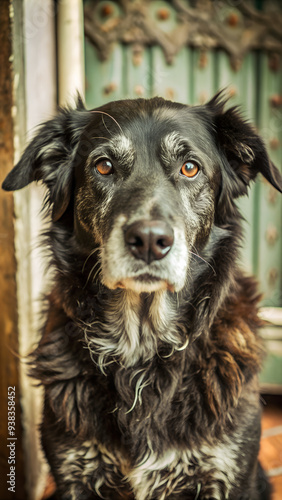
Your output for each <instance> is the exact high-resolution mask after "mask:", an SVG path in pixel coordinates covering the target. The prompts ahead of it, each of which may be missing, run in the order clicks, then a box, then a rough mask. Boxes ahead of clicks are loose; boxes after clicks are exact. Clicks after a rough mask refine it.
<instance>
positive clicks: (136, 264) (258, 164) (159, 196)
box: [3, 97, 282, 293]
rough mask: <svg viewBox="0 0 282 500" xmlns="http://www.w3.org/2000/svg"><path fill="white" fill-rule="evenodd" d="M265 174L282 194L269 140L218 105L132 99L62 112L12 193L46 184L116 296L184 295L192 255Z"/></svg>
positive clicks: (10, 181) (13, 176) (14, 176)
mask: <svg viewBox="0 0 282 500" xmlns="http://www.w3.org/2000/svg"><path fill="white" fill-rule="evenodd" d="M259 171H260V172H261V173H263V175H264V176H265V177H266V178H267V179H268V180H269V181H270V182H271V183H272V184H273V185H274V186H275V187H276V188H277V189H279V190H281V189H282V181H281V176H280V174H279V172H278V171H277V169H276V168H275V167H274V166H273V165H272V164H271V162H270V161H269V159H268V157H267V154H266V151H265V148H264V145H263V143H262V141H261V139H260V138H259V137H258V136H257V135H256V133H255V132H254V130H253V129H252V128H251V127H250V125H248V124H246V123H244V122H243V120H242V119H241V118H240V116H239V115H238V113H237V111H235V110H234V109H233V110H229V111H227V112H224V111H223V104H222V102H221V101H220V98H219V97H215V98H214V99H213V100H212V101H211V102H210V103H208V104H207V105H206V106H198V107H188V106H185V105H182V104H176V103H171V102H168V101H164V100H163V99H152V100H147V101H146V100H136V101H134V100H127V101H119V102H116V103H110V104H108V105H106V106H103V107H101V108H99V109H96V110H93V111H90V112H89V111H86V110H85V109H84V108H82V107H81V108H78V109H77V110H74V111H67V110H65V111H64V112H62V113H61V115H59V116H58V117H57V118H55V119H54V120H52V121H50V122H48V123H47V124H46V125H45V126H44V130H42V132H41V134H39V135H38V136H37V137H35V139H34V140H33V142H32V143H31V144H30V146H29V147H28V148H27V150H26V152H25V154H24V156H23V158H22V160H21V161H20V162H19V164H18V165H17V166H16V167H15V168H14V170H13V171H12V172H11V173H10V174H9V176H8V178H7V179H6V181H5V183H4V186H3V187H4V188H5V189H19V188H21V187H23V186H24V185H26V184H28V183H29V182H31V181H32V180H34V179H36V180H37V179H43V181H44V182H45V183H46V184H47V186H48V188H49V197H50V203H51V204H52V205H53V220H54V224H56V223H62V221H63V218H64V214H65V212H66V211H68V210H70V209H71V210H72V213H73V231H74V234H75V238H76V240H77V241H78V243H79V245H80V246H81V248H82V249H83V251H85V252H86V253H88V254H89V255H90V254H91V252H94V251H96V250H97V249H98V252H99V255H100V259H101V275H100V278H101V279H102V281H103V283H104V284H105V285H106V286H107V287H108V288H110V289H115V288H125V289H130V290H134V291H136V292H138V293H141V292H152V291H157V290H169V291H180V290H181V289H182V288H183V287H184V285H185V283H186V281H187V278H188V277H189V269H190V261H191V255H193V254H194V253H196V254H198V252H200V251H201V250H202V249H203V248H204V247H205V245H207V244H208V241H209V237H210V235H211V233H212V231H213V227H214V224H215V223H217V222H218V221H219V220H220V221H221V223H222V224H227V223H228V214H229V213H230V211H232V207H233V206H234V203H233V200H234V199H235V198H237V197H238V196H240V195H242V194H245V193H246V191H247V186H248V184H249V182H250V180H251V179H253V178H255V176H256V174H257V173H258V172H259ZM57 221H58V222H57Z"/></svg>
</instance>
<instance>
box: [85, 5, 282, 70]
mask: <svg viewBox="0 0 282 500" xmlns="http://www.w3.org/2000/svg"><path fill="white" fill-rule="evenodd" d="M190 3H191V4H192V5H193V7H191V6H188V2H186V1H185V0H172V1H171V2H163V1H151V0H120V1H117V2H111V1H109V2H107V1H101V2H97V1H90V2H87V3H86V5H85V35H86V37H87V38H88V39H89V40H90V41H91V42H92V43H93V44H94V45H95V46H96V48H97V51H98V54H99V56H100V58H101V59H102V60H105V59H107V58H108V56H109V54H110V52H111V49H112V46H113V45H114V44H115V43H122V44H130V45H132V46H133V49H134V51H135V53H136V64H138V54H140V52H142V50H143V49H144V48H145V47H147V46H155V45H157V46H160V47H162V49H163V52H164V54H165V57H166V60H167V62H168V63H172V61H173V59H174V57H175V55H176V54H177V53H178V52H179V51H180V49H181V48H182V47H184V46H192V47H197V48H200V49H202V50H208V49H215V48H221V49H224V50H225V51H226V52H227V53H228V54H229V56H230V58H231V63H232V65H233V66H234V67H236V66H238V65H239V64H240V61H241V60H242V58H243V57H244V55H245V54H246V53H248V52H249V51H251V50H266V51H268V52H270V53H275V54H281V53H282V31H281V25H282V11H281V10H279V9H278V8H277V9H276V12H275V14H274V13H273V11H272V12H271V13H267V12H259V11H257V10H255V9H254V8H252V7H250V6H248V5H247V4H246V2H245V1H242V0H236V2H234V1H232V2H230V1H229V2H227V1H225V2H224V1H218V0H194V1H193V2H190ZM234 5H236V8H235V6H234Z"/></svg>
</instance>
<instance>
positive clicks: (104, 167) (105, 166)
mask: <svg viewBox="0 0 282 500" xmlns="http://www.w3.org/2000/svg"><path fill="white" fill-rule="evenodd" d="M95 168H96V170H97V171H98V172H99V174H101V175H111V174H112V173H113V169H114V167H113V164H112V162H111V161H110V160H108V159H107V158H102V159H101V160H99V161H97V163H96V164H95Z"/></svg>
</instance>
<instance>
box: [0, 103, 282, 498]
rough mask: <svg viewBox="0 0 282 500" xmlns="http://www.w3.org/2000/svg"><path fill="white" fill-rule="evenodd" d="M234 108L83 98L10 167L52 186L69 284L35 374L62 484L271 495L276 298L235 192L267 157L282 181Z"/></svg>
mask: <svg viewBox="0 0 282 500" xmlns="http://www.w3.org/2000/svg"><path fill="white" fill-rule="evenodd" d="M224 105H225V102H224V99H223V98H222V96H221V95H217V96H215V97H214V98H213V99H212V100H211V101H210V102H209V103H207V104H206V105H204V106H197V107H188V106H185V105H182V104H177V103H172V102H168V101H165V100H163V99H160V98H154V99H151V100H142V99H138V100H134V101H133V100H126V101H119V102H114V103H110V104H107V105H105V106H103V107H101V108H98V109H96V110H92V111H87V110H86V109H85V108H84V106H83V104H82V103H81V102H80V101H79V102H78V106H77V109H74V110H73V109H62V110H61V111H60V112H59V114H58V116H57V117H56V118H54V119H53V120H51V121H49V122H47V123H45V124H44V125H43V126H42V128H41V129H40V130H39V132H38V134H37V135H36V137H35V138H34V139H33V141H32V142H31V143H30V145H29V146H28V147H27V149H26V151H25V152H24V154H23V156H22V158H21V160H20V162H19V163H18V165H16V166H15V167H14V169H13V170H12V172H11V173H10V174H9V175H8V177H7V178H6V180H5V182H4V185H3V187H4V189H6V190H14V189H20V188H22V187H24V186H25V185H27V184H28V183H30V182H32V181H34V180H36V181H38V180H42V181H43V182H44V183H45V184H46V186H47V188H48V197H47V199H46V200H45V209H46V210H47V213H48V214H49V213H50V214H51V216H52V223H51V227H50V231H49V232H48V234H47V235H46V243H45V244H46V245H47V246H48V248H49V250H50V254H51V262H52V266H53V269H54V287H53V290H52V291H51V293H50V296H49V298H48V300H49V316H48V320H47V323H46V326H45V328H44V331H43V333H42V338H41V340H40V343H39V345H38V347H37V349H36V350H35V351H34V353H33V354H32V364H33V369H32V373H33V376H34V377H36V378H37V379H38V380H39V381H40V383H41V384H42V385H44V387H45V406H44V414H43V422H42V428H41V431H42V444H43V448H44V450H45V453H46V457H47V459H48V461H49V463H50V466H51V470H52V472H53V475H54V478H55V480H56V484H57V494H58V498H59V499H62V500H78V499H79V500H90V499H95V498H105V499H113V500H118V499H136V500H163V499H169V500H173V499H178V500H184V499H185V500H196V499H197V500H203V499H209V500H223V499H229V500H267V499H269V498H270V489H269V485H268V482H267V480H266V478H265V476H264V474H263V472H262V470H261V468H260V466H259V464H258V460H257V455H258V450H259V439H260V412H261V410H260V403H259V392H258V380H257V374H258V372H259V370H260V367H261V361H262V356H263V349H262V345H261V340H260V338H259V336H258V334H257V330H258V328H259V327H260V326H261V325H260V321H259V319H258V316H257V310H258V302H259V299H260V297H259V295H258V292H257V288H256V283H255V282H254V280H253V279H252V278H250V277H246V276H244V275H243V274H242V272H241V271H240V270H239V268H238V264H237V257H238V249H239V246H240V242H241V227H240V222H241V217H240V214H239V213H238V210H237V207H236V203H235V201H236V199H237V198H238V197H239V196H241V195H245V194H246V193H247V189H248V186H249V183H250V181H251V180H253V179H255V177H256V175H257V174H258V173H259V172H260V173H261V174H263V175H264V177H265V178H266V179H267V180H268V181H269V182H270V183H271V184H272V185H273V186H274V187H275V188H276V189H278V190H279V191H281V190H282V178H281V175H280V174H279V172H278V170H277V169H276V168H275V167H274V165H273V164H272V163H271V162H270V160H269V158H268V156H267V153H266V150H265V147H264V144H263V142H262V140H261V139H260V138H259V136H258V135H257V133H256V131H255V130H254V129H253V128H252V127H251V126H250V125H249V124H248V123H246V122H245V121H244V120H243V119H242V118H241V116H240V114H239V113H238V110H237V109H235V108H231V109H229V110H227V111H225V110H224ZM189 169H190V170H189ZM193 169H194V171H195V175H193V176H191V177H188V176H187V175H186V172H188V173H189V172H190V171H193Z"/></svg>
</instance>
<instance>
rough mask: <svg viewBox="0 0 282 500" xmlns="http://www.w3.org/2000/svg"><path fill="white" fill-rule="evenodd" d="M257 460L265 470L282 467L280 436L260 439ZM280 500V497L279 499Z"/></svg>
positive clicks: (281, 438) (281, 437)
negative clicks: (258, 459)
mask: <svg viewBox="0 0 282 500" xmlns="http://www.w3.org/2000/svg"><path fill="white" fill-rule="evenodd" d="M259 458H260V461H261V464H262V466H263V468H264V469H265V470H270V469H276V468H277V467H281V466H282V435H281V434H280V435H279V436H272V437H269V438H265V439H261V443H260V454H259ZM281 498H282V497H281Z"/></svg>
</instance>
